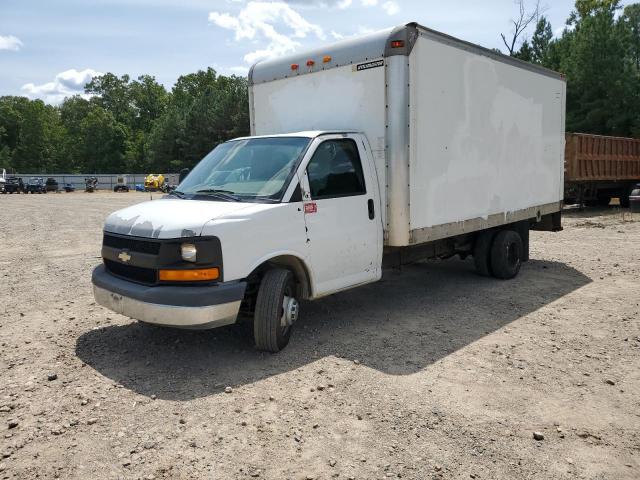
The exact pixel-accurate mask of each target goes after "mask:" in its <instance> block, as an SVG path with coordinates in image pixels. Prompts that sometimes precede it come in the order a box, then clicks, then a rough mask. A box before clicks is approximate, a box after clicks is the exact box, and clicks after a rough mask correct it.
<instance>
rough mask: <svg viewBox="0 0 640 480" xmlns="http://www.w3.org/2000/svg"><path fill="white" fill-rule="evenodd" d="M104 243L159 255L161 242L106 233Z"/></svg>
mask: <svg viewBox="0 0 640 480" xmlns="http://www.w3.org/2000/svg"><path fill="white" fill-rule="evenodd" d="M102 244H103V245H106V246H107V247H113V248H120V249H127V250H129V251H131V252H140V253H149V254H151V255H158V252H160V242H154V241H149V240H141V239H138V238H135V237H131V238H126V237H116V236H113V235H109V234H106V233H105V234H104V237H103V238H102Z"/></svg>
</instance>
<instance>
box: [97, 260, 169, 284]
mask: <svg viewBox="0 0 640 480" xmlns="http://www.w3.org/2000/svg"><path fill="white" fill-rule="evenodd" d="M104 264H105V266H106V267H107V270H108V271H109V272H111V273H112V274H113V275H117V276H118V277H122V278H126V279H128V280H133V281H134V282H140V283H146V284H149V285H151V284H154V283H156V282H157V279H158V278H157V273H156V270H154V269H152V268H142V267H134V266H133V265H124V264H122V263H118V262H114V261H112V260H107V259H106V258H105V259H104Z"/></svg>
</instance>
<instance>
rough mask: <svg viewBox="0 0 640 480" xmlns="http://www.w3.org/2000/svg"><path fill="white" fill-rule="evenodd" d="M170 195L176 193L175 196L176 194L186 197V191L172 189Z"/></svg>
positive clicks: (179, 196)
mask: <svg viewBox="0 0 640 480" xmlns="http://www.w3.org/2000/svg"><path fill="white" fill-rule="evenodd" d="M169 195H175V196H176V197H178V198H184V195H185V194H184V192H181V191H179V190H171V191H170V192H169Z"/></svg>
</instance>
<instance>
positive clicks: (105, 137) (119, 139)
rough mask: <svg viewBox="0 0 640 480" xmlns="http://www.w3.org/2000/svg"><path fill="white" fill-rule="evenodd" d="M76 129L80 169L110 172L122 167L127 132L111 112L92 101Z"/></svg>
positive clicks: (87, 171)
mask: <svg viewBox="0 0 640 480" xmlns="http://www.w3.org/2000/svg"><path fill="white" fill-rule="evenodd" d="M80 129H81V135H82V140H83V142H82V145H81V148H82V159H83V164H82V165H81V171H83V172H85V173H94V172H96V173H104V172H111V173H114V172H121V171H123V170H124V166H125V162H124V159H125V151H126V146H127V145H126V142H127V134H128V132H127V129H126V127H125V126H124V125H122V124H121V123H120V122H118V121H117V120H116V118H115V117H114V115H113V114H112V113H111V112H109V111H107V110H105V109H104V108H102V107H100V106H99V105H96V104H94V105H92V107H91V108H90V109H89V111H88V113H87V115H86V117H85V118H83V120H82V122H81V124H80Z"/></svg>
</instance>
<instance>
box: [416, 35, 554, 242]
mask: <svg viewBox="0 0 640 480" xmlns="http://www.w3.org/2000/svg"><path fill="white" fill-rule="evenodd" d="M410 83H411V91H410V98H411V101H410V104H411V107H410V109H411V114H410V115H411V130H410V138H411V141H410V151H411V154H410V158H411V162H410V178H411V181H410V184H411V191H410V202H411V206H410V209H411V214H410V218H411V230H412V241H413V243H415V242H417V241H428V240H432V239H435V238H434V236H435V235H438V236H441V235H442V229H436V228H434V227H436V226H439V225H463V222H465V221H467V220H473V219H476V220H480V221H475V222H472V223H469V224H468V225H467V226H466V227H464V228H462V227H461V228H462V231H457V230H456V229H448V230H447V231H448V234H456V232H457V233H463V232H464V231H470V230H473V229H478V228H482V224H483V222H482V219H485V220H486V219H488V218H489V217H491V218H492V219H493V221H492V223H495V218H496V215H498V216H499V215H503V216H504V218H505V223H506V219H507V218H513V215H509V213H510V212H528V211H534V210H531V209H532V208H533V207H536V206H542V205H558V202H560V200H561V199H562V189H563V185H562V184H563V181H562V170H563V168H564V163H563V157H564V125H563V123H564V114H563V109H564V82H563V81H562V80H560V79H557V78H553V77H552V76H548V75H541V74H539V73H536V72H532V71H530V70H527V69H524V68H518V67H517V66H513V65H509V64H507V63H504V62H499V61H496V60H493V59H492V58H490V57H487V56H482V55H478V54H476V53H473V52H469V51H466V50H464V49H461V48H456V47H455V46H452V45H447V44H446V43H445V42H439V41H435V40H433V39H427V38H424V37H423V36H422V35H421V36H420V38H418V40H417V42H416V45H415V47H414V49H413V51H412V53H411V56H410ZM547 208H555V207H547ZM522 214H523V215H525V214H526V213H522ZM533 216H535V215H533ZM473 225H476V226H478V225H479V226H480V227H478V228H476V227H474V226H473ZM430 229H432V230H430ZM437 232H440V233H437Z"/></svg>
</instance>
